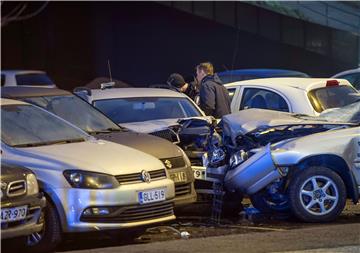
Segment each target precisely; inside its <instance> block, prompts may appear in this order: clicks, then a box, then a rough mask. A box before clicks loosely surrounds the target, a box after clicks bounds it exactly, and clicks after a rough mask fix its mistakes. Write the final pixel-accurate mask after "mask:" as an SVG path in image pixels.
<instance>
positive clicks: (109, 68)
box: [100, 59, 115, 90]
mask: <svg viewBox="0 0 360 253" xmlns="http://www.w3.org/2000/svg"><path fill="white" fill-rule="evenodd" d="M107 64H108V70H109V78H110V82H108V83H101V84H100V89H102V90H105V89H109V88H112V87H114V86H115V82H113V80H112V75H111V65H110V60H109V59H108V60H107Z"/></svg>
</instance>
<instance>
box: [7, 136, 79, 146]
mask: <svg viewBox="0 0 360 253" xmlns="http://www.w3.org/2000/svg"><path fill="white" fill-rule="evenodd" d="M83 141H85V139H84V138H76V139H65V140H55V141H43V142H35V143H25V144H17V145H13V147H16V148H25V147H38V146H46V145H52V144H66V143H74V142H83Z"/></svg>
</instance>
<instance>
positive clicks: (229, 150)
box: [205, 103, 359, 212]
mask: <svg viewBox="0 0 360 253" xmlns="http://www.w3.org/2000/svg"><path fill="white" fill-rule="evenodd" d="M354 106H355V107H356V103H354ZM350 108H352V107H350ZM350 111H351V110H350ZM356 114H357V112H356V111H355V112H354V113H353V116H356ZM335 115H337V113H335ZM329 119H331V117H330V116H329V114H327V115H326V117H311V116H307V115H299V114H290V113H285V112H276V111H271V110H260V109H248V110H244V111H242V112H239V113H236V114H231V115H227V116H224V117H223V119H222V122H221V124H220V125H221V127H222V139H221V140H219V139H218V138H212V137H210V138H211V141H210V142H209V147H208V150H209V151H208V153H207V157H205V158H206V159H205V160H206V164H207V173H206V177H207V179H208V180H212V181H215V182H223V180H224V178H225V187H226V188H227V190H228V191H232V192H234V191H235V192H237V194H238V195H239V196H242V195H243V194H247V195H249V196H250V199H251V202H252V204H253V205H254V206H255V207H256V208H257V209H259V210H260V211H263V212H274V211H276V212H288V211H289V210H290V206H289V201H288V197H287V195H286V194H285V193H286V192H281V189H283V188H284V187H286V186H287V181H285V180H278V181H276V180H275V182H273V183H271V184H268V185H265V186H264V185H262V183H261V182H262V181H264V180H267V179H266V178H265V179H262V178H261V177H262V176H263V177H266V176H267V175H266V173H265V172H264V171H265V170H266V162H271V161H272V160H271V159H270V160H269V161H266V159H265V160H261V159H260V158H261V157H262V155H261V154H263V152H262V151H263V150H264V149H266V150H270V147H271V146H270V144H274V143H285V142H287V141H289V140H296V139H297V138H300V137H304V136H307V135H309V136H312V135H313V134H316V133H321V132H326V133H333V132H336V130H337V129H344V128H345V129H348V128H349V129H354V128H356V126H358V125H359V121H358V122H357V123H351V122H336V121H330V120H329ZM350 119H351V120H350V121H352V119H354V118H353V117H350ZM315 143H316V142H315ZM274 145H279V144H274ZM265 147H266V148H265ZM269 152H270V151H269ZM254 157H255V158H254ZM268 158H269V157H268ZM270 158H271V157H270ZM254 159H255V160H256V159H259V160H260V162H258V163H257V164H255V165H252V162H253V161H254ZM256 161H257V160H256ZM262 162H264V163H265V164H262ZM239 166H245V167H246V166H251V167H252V168H253V169H252V170H250V171H249V170H244V171H246V173H248V174H247V175H245V178H246V177H247V176H248V177H251V176H252V175H256V174H257V173H259V175H260V176H259V178H258V179H259V180H260V182H258V183H259V184H260V185H262V188H256V187H257V186H256V187H255V188H256V189H253V190H250V191H243V190H242V188H241V187H240V186H239V187H238V188H236V187H232V186H231V187H229V186H230V185H228V183H227V182H226V177H228V175H230V174H231V173H233V172H234V171H237V170H238V167H239ZM241 168H243V167H241ZM245 181H246V183H245V184H244V185H247V184H248V183H250V182H252V181H248V179H245ZM253 183H254V182H253ZM276 192H281V194H274V193H276Z"/></svg>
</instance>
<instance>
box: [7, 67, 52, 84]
mask: <svg viewBox="0 0 360 253" xmlns="http://www.w3.org/2000/svg"><path fill="white" fill-rule="evenodd" d="M1 86H32V87H47V88H55V87H56V85H55V84H54V82H53V81H52V80H51V79H50V77H49V76H48V75H47V74H46V72H44V71H40V70H1Z"/></svg>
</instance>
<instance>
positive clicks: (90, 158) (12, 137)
mask: <svg viewBox="0 0 360 253" xmlns="http://www.w3.org/2000/svg"><path fill="white" fill-rule="evenodd" d="M1 123H2V125H1V128H2V129H1V151H2V158H3V159H6V160H7V161H8V162H9V163H11V164H15V165H21V166H24V167H26V168H29V169H31V170H32V171H33V172H34V173H35V174H36V176H37V178H38V181H39V186H40V189H41V191H43V192H44V193H45V196H46V200H47V204H46V209H45V228H44V230H43V231H41V232H39V233H37V234H36V235H34V236H33V237H32V238H33V240H32V241H31V242H29V246H30V247H32V249H33V251H34V252H42V251H49V250H50V249H53V248H54V247H55V246H56V244H57V243H58V242H59V241H60V240H61V237H62V233H67V232H87V231H102V230H109V229H121V228H130V227H136V226H142V225H147V224H153V223H157V222H164V221H169V220H173V219H174V218H175V216H174V212H173V201H174V197H175V190H174V182H173V181H172V180H171V179H170V178H169V175H168V173H167V170H166V169H165V167H164V164H163V163H162V162H161V161H160V160H158V159H156V158H155V157H153V156H151V155H148V154H146V153H143V152H141V151H138V150H135V149H133V148H130V147H127V146H123V145H120V144H116V143H113V142H108V141H104V140H98V139H95V138H94V137H92V136H90V135H88V134H86V133H85V132H84V131H82V130H81V129H79V128H77V127H75V126H73V125H71V124H70V123H68V122H67V121H65V120H63V119H61V118H60V117H58V116H56V115H54V114H51V113H49V112H47V111H46V110H44V109H42V108H40V107H37V106H33V105H30V104H27V103H25V102H21V101H16V100H9V99H1Z"/></svg>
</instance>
